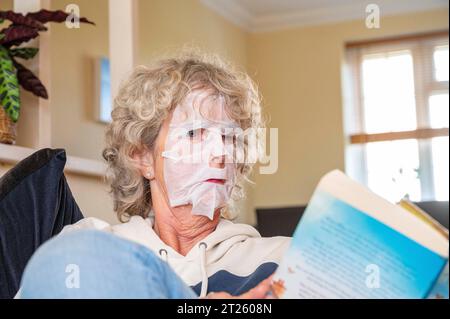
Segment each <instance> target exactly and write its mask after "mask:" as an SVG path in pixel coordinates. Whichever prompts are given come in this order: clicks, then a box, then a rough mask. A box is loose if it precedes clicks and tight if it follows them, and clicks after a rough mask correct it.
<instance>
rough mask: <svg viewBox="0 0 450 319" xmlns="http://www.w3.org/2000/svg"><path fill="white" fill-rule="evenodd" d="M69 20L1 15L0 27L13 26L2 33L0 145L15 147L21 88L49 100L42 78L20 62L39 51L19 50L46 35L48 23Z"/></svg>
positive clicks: (43, 14)
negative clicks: (0, 25)
mask: <svg viewBox="0 0 450 319" xmlns="http://www.w3.org/2000/svg"><path fill="white" fill-rule="evenodd" d="M68 17H69V14H68V13H66V12H64V11H61V10H56V11H49V10H40V11H37V12H31V13H27V14H26V15H23V14H22V13H16V12H14V11H11V10H9V11H0V24H2V23H3V22H4V21H9V22H10V24H9V25H8V26H6V27H4V28H3V29H2V30H0V143H6V144H14V143H15V139H16V122H17V121H18V119H19V115H20V106H21V105H20V90H19V86H21V87H22V88H23V89H25V90H27V91H30V92H31V93H33V94H34V95H36V96H38V97H41V98H44V99H47V98H48V93H47V90H46V88H45V86H44V85H43V84H42V83H41V81H40V80H39V78H38V77H37V76H36V75H35V74H34V73H33V72H31V71H30V70H29V69H28V68H26V67H25V66H24V65H22V64H21V63H20V62H19V61H18V59H25V60H28V59H32V58H33V57H35V56H36V54H37V53H38V51H39V49H38V48H34V47H19V46H20V45H21V44H23V43H25V42H28V41H30V40H32V39H34V38H36V37H38V36H39V32H45V31H47V27H46V26H45V24H46V23H47V22H58V23H61V22H66V20H67V19H68ZM71 17H72V18H73V16H71ZM79 22H83V23H89V24H93V25H95V24H94V23H93V22H91V21H89V20H87V19H86V18H79Z"/></svg>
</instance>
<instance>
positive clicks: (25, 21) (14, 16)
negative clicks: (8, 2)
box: [0, 10, 47, 31]
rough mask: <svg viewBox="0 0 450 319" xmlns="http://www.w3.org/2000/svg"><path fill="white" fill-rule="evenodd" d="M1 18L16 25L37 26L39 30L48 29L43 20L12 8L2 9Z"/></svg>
mask: <svg viewBox="0 0 450 319" xmlns="http://www.w3.org/2000/svg"><path fill="white" fill-rule="evenodd" d="M0 19H4V20H9V21H11V22H12V23H13V24H16V25H24V26H27V27H30V28H35V29H38V30H39V31H45V30H47V28H46V27H45V26H44V25H43V24H42V22H40V21H38V20H36V19H33V18H32V17H27V16H24V15H23V14H22V13H17V12H14V11H11V10H8V11H0Z"/></svg>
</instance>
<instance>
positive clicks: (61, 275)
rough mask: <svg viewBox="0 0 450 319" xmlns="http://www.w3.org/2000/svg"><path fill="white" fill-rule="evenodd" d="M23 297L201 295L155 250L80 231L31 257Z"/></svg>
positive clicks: (24, 281)
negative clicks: (154, 251)
mask: <svg viewBox="0 0 450 319" xmlns="http://www.w3.org/2000/svg"><path fill="white" fill-rule="evenodd" d="M20 296H21V298H176V299H190V298H197V297H198V296H197V295H196V294H195V292H194V291H193V290H192V289H191V288H190V287H189V286H187V285H186V284H185V283H184V282H183V281H182V280H181V279H180V278H179V277H178V276H177V274H176V273H175V272H174V271H173V270H172V269H171V268H170V267H169V266H168V265H167V263H165V262H164V261H162V260H161V259H160V258H159V257H158V256H156V255H155V254H154V253H153V252H152V251H151V250H150V249H148V248H146V247H144V246H142V245H139V244H136V243H134V242H131V241H128V240H125V239H122V238H119V237H117V236H115V235H112V234H109V233H106V232H101V231H95V230H80V231H74V232H71V233H68V234H62V235H60V236H57V237H56V238H53V239H51V240H49V241H48V242H46V243H45V244H44V245H42V246H41V247H40V248H39V249H38V250H37V251H36V252H35V254H34V255H33V257H32V258H31V259H30V261H29V263H28V265H27V266H26V268H25V272H24V275H23V277H22V282H21V294H20Z"/></svg>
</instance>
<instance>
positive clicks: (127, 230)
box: [63, 216, 290, 297]
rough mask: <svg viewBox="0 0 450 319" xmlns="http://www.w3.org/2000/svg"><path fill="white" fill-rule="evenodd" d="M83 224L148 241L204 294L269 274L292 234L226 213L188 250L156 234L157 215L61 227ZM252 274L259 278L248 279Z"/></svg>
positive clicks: (65, 229) (83, 224) (79, 227)
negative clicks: (277, 233) (261, 229)
mask: <svg viewBox="0 0 450 319" xmlns="http://www.w3.org/2000/svg"><path fill="white" fill-rule="evenodd" d="M85 228H95V229H98V230H102V231H107V232H111V233H113V234H116V235H117V236H120V237H122V238H124V239H128V240H131V241H134V242H137V243H139V244H141V245H143V246H145V247H148V248H149V249H151V250H152V251H153V252H154V253H155V254H157V255H158V256H159V257H160V258H161V259H163V260H164V261H166V262H167V263H168V264H169V266H170V267H172V269H173V270H174V271H175V272H176V273H177V274H178V275H179V276H180V277H181V278H182V279H183V281H184V282H186V284H187V285H189V286H191V287H192V288H193V289H194V290H195V291H196V292H197V294H199V295H200V296H202V297H203V296H205V295H206V294H207V292H211V291H227V292H229V293H236V287H238V288H239V287H241V286H242V285H241V286H240V285H239V282H246V283H247V285H250V286H251V282H252V281H255V280H259V277H263V276H265V277H267V276H269V275H270V274H271V273H272V272H273V271H274V270H275V268H276V266H277V265H278V263H279V261H280V259H281V256H282V254H283V252H284V251H285V250H286V249H287V247H288V245H289V242H290V238H288V237H271V238H262V237H261V235H260V234H259V233H258V231H257V230H256V229H255V228H253V227H252V226H250V225H246V224H237V223H233V222H231V221H229V220H226V219H221V220H220V221H219V223H218V225H217V227H216V229H215V230H214V231H213V232H212V233H210V234H209V235H208V236H206V237H205V238H203V239H202V240H201V241H200V242H198V243H197V244H196V245H194V246H193V247H192V248H191V250H190V251H189V252H188V253H187V254H186V255H185V256H183V255H181V254H180V253H178V252H177V251H176V250H174V249H173V248H172V247H170V246H168V245H166V244H165V243H164V242H163V241H162V240H161V239H160V238H159V237H158V235H157V234H156V233H155V231H154V230H153V218H146V219H144V218H142V217H140V216H133V217H131V218H130V220H129V221H128V222H126V223H123V224H118V225H110V224H108V223H106V222H104V221H102V220H99V219H97V218H92V217H90V218H85V219H83V220H81V221H79V222H78V223H76V224H74V225H70V226H66V227H65V228H64V230H63V231H64V232H65V231H69V230H75V229H85ZM262 270H263V271H262ZM266 273H268V274H266ZM257 274H259V275H258V276H256V277H255V275H257ZM250 277H252V278H253V277H255V278H253V279H254V280H250V279H251V278H250ZM265 277H264V278H261V280H263V279H265ZM261 280H259V281H261ZM232 283H234V284H232ZM257 283H258V282H256V284H257ZM227 284H229V286H227ZM256 284H255V285H256ZM231 286H232V287H231ZM227 288H230V289H227ZM231 288H232V289H231ZM241 288H242V289H245V287H241ZM250 288H252V287H250ZM250 288H248V289H250Z"/></svg>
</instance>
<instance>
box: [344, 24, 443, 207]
mask: <svg viewBox="0 0 450 319" xmlns="http://www.w3.org/2000/svg"><path fill="white" fill-rule="evenodd" d="M346 53H347V55H346V57H347V59H346V64H345V67H344V78H343V80H344V105H345V109H344V115H345V128H346V134H347V136H348V144H347V149H346V170H347V173H348V174H349V175H350V176H352V177H353V178H355V179H357V180H359V181H361V182H362V183H365V184H366V185H367V186H368V187H369V188H371V189H372V190H373V191H374V192H376V193H378V194H379V195H381V196H383V197H384V198H386V199H388V200H391V201H393V202H396V201H398V200H399V199H401V198H402V197H405V196H406V197H409V199H411V200H413V201H425V200H448V198H449V171H448V170H449V137H448V128H449V97H448V78H449V74H448V73H449V71H448V67H449V65H448V63H449V47H448V33H443V32H440V33H435V34H430V35H418V36H414V37H403V38H398V39H389V40H386V41H376V42H372V43H353V44H349V45H348V46H347V52H346Z"/></svg>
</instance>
